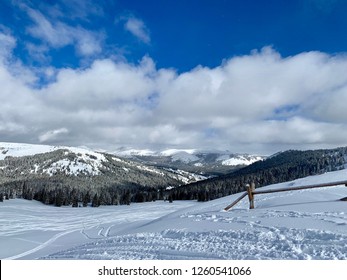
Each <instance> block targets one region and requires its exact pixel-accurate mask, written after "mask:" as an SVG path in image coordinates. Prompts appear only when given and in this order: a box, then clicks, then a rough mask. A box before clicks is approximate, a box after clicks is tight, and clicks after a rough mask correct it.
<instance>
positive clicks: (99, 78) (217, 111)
mask: <svg viewBox="0 0 347 280" xmlns="http://www.w3.org/2000/svg"><path fill="white" fill-rule="evenodd" d="M9 68H10V66H9V65H5V64H0V83H1V85H2V89H1V91H0V98H1V102H0V124H1V125H0V138H1V139H3V141H5V140H6V139H7V140H12V141H14V140H17V141H21V142H28V141H31V142H33V141H34V139H36V141H40V142H49V143H52V144H53V143H64V144H65V145H76V146H79V145H89V146H93V147H99V148H106V149H110V150H111V149H113V148H115V147H116V146H127V145H128V146H139V147H142V148H144V147H149V146H151V147H159V146H160V147H170V146H171V147H173V146H175V147H182V148H194V147H204V148H207V147H213V148H221V149H226V148H227V149H229V150H232V151H235V152H257V153H271V152H276V151H278V150H284V149H290V148H296V149H299V148H320V147H335V146H342V145H346V142H345V139H347V132H346V131H347V112H346V110H345V106H344V104H346V102H347V76H346V75H345V73H347V57H346V56H343V55H337V56H330V55H327V54H324V53H320V52H307V53H301V54H298V55H296V56H292V57H286V58H283V57H281V56H280V54H279V53H277V52H275V51H274V50H272V49H271V48H265V49H263V50H261V51H259V52H252V53H251V54H250V55H245V56H238V57H234V58H231V59H229V60H226V61H224V62H223V64H222V65H220V66H219V67H216V68H213V69H210V68H207V67H197V68H195V69H192V70H191V71H188V72H185V73H182V74H177V73H176V72H175V71H173V70H172V69H156V67H155V65H154V63H153V61H152V60H151V59H150V58H149V57H144V59H143V60H142V61H141V62H140V63H138V64H129V63H127V62H124V61H123V62H119V61H118V62H115V61H113V60H111V59H103V60H95V61H94V63H93V64H92V65H91V66H90V67H88V68H85V69H46V70H47V71H48V72H49V73H51V74H53V75H54V77H55V79H54V81H52V82H51V83H50V84H49V85H47V86H46V87H44V88H42V89H40V90H37V89H33V88H32V87H30V86H29V85H27V83H26V82H25V81H24V78H23V77H22V76H18V75H14V73H13V72H11V71H10V70H9ZM27 71H29V72H30V69H27ZM32 75H34V73H32Z"/></svg>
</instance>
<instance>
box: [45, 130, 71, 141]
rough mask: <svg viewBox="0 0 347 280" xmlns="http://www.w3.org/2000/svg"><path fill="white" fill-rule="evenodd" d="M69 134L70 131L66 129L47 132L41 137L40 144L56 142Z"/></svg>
mask: <svg viewBox="0 0 347 280" xmlns="http://www.w3.org/2000/svg"><path fill="white" fill-rule="evenodd" d="M68 133H69V130H68V129H66V128H65V127H63V128H59V129H55V130H50V131H47V132H45V133H43V134H41V135H40V136H39V141H40V143H43V142H50V141H55V140H57V139H58V138H61V137H62V136H65V135H66V134H68Z"/></svg>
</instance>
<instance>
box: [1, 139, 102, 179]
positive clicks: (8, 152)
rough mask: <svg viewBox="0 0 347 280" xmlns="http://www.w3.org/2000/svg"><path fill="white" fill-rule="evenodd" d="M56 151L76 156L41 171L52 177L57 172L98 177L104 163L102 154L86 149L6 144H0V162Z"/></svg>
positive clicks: (37, 167) (34, 167)
mask: <svg viewBox="0 0 347 280" xmlns="http://www.w3.org/2000/svg"><path fill="white" fill-rule="evenodd" d="M57 150H66V152H65V155H66V156H68V154H69V153H73V154H75V155H76V158H75V159H74V160H73V161H71V160H70V159H68V158H67V157H66V158H63V159H61V160H58V161H56V162H53V163H51V164H50V166H49V167H47V168H44V169H43V170H42V172H43V173H46V174H49V175H53V174H55V173H57V172H64V173H65V174H67V175H78V174H81V173H83V174H90V175H99V174H100V167H101V166H102V162H103V161H106V158H105V156H104V155H103V154H101V153H97V152H94V151H92V150H89V149H86V148H75V147H65V146H48V145H33V144H22V143H6V142H0V160H3V159H5V157H7V156H11V157H23V156H33V155H37V154H44V153H49V152H53V151H57ZM39 169H41V168H40V166H33V169H32V170H31V173H37V172H38V170H39Z"/></svg>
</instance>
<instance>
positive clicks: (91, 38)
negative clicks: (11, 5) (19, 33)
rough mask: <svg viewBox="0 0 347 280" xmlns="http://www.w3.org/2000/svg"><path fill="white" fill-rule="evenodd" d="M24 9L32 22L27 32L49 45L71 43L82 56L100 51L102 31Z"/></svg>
mask: <svg viewBox="0 0 347 280" xmlns="http://www.w3.org/2000/svg"><path fill="white" fill-rule="evenodd" d="M24 10H25V11H26V12H27V13H28V15H29V17H30V18H31V19H32V20H33V22H34V24H33V25H31V26H30V27H27V29H26V30H27V32H28V33H29V34H30V35H31V36H33V37H35V38H38V39H41V40H42V41H43V42H44V43H46V44H48V45H49V46H51V47H53V48H62V47H65V46H68V45H73V46H75V49H76V51H77V53H78V54H80V55H82V56H90V55H95V54H99V53H100V52H101V51H102V47H101V44H102V41H103V34H102V33H96V32H93V31H89V30H86V29H84V28H82V27H74V26H70V25H68V24H66V23H63V22H61V21H59V20H49V19H48V18H46V17H45V16H44V15H43V14H42V13H41V12H40V11H38V10H34V9H31V8H30V7H27V6H24Z"/></svg>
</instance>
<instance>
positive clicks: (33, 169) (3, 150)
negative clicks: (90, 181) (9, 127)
mask: <svg viewBox="0 0 347 280" xmlns="http://www.w3.org/2000/svg"><path fill="white" fill-rule="evenodd" d="M57 151H61V153H60V154H57V155H54V156H53V155H51V156H47V155H46V154H48V153H52V152H57ZM35 155H36V156H40V159H37V160H36V161H37V162H36V163H33V164H29V165H30V167H28V168H24V167H23V166H22V168H18V170H17V168H16V170H14V169H13V168H12V167H10V166H7V165H6V163H4V162H2V163H1V162H0V170H3V171H6V172H7V173H9V172H10V173H11V174H10V175H11V176H12V177H14V176H15V175H16V174H14V173H15V172H16V171H19V173H20V175H26V174H27V175H29V176H30V175H36V174H37V175H49V176H53V175H55V174H65V175H74V176H78V175H86V176H96V175H102V173H103V172H104V171H105V170H108V171H110V172H115V170H110V168H109V165H110V162H117V163H118V164H119V165H121V166H122V167H121V168H118V170H117V172H116V173H117V174H116V175H118V177H121V176H126V175H129V176H130V173H133V174H134V173H136V172H147V173H150V174H155V175H158V176H161V177H165V176H166V177H170V178H172V179H174V180H176V181H178V182H180V183H181V184H187V183H191V182H196V181H198V180H203V179H206V177H204V176H202V175H199V174H194V173H190V172H184V171H182V172H178V171H179V170H177V171H176V170H171V169H167V170H166V172H165V171H163V170H162V169H158V168H156V167H154V166H148V165H146V164H145V163H138V162H134V161H131V160H124V159H122V158H119V157H117V156H115V155H109V156H107V154H106V153H101V152H95V151H93V150H90V149H88V148H78V147H66V146H49V145H35V144H24V143H7V142H0V161H2V160H4V159H5V158H6V157H14V158H17V159H18V158H21V157H25V156H35ZM45 155H46V156H45ZM41 158H42V159H41ZM19 169H21V170H19ZM130 171H132V172H130ZM167 171H168V172H167ZM12 173H13V174H12ZM17 175H18V174H17Z"/></svg>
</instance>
